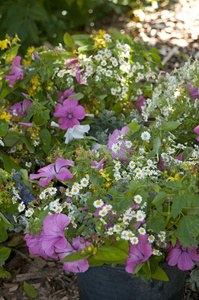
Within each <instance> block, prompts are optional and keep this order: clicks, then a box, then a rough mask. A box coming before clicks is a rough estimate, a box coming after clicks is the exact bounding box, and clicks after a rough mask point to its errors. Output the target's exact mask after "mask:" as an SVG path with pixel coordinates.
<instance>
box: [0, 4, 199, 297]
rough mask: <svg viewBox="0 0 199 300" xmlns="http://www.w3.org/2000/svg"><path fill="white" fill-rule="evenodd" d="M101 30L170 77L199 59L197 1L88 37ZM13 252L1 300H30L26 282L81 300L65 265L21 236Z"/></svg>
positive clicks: (142, 14)
mask: <svg viewBox="0 0 199 300" xmlns="http://www.w3.org/2000/svg"><path fill="white" fill-rule="evenodd" d="M157 2H158V1H157ZM161 3H162V1H161ZM98 28H102V29H106V30H107V28H109V29H117V30H119V31H120V32H121V33H124V34H129V35H130V36H131V37H134V38H135V40H142V41H144V42H146V43H147V44H148V47H155V48H156V49H159V50H160V56H161V59H162V62H163V65H164V66H165V70H166V71H170V70H172V69H173V68H175V67H176V68H178V67H180V66H182V65H183V64H184V62H185V61H187V60H188V58H189V57H190V56H192V57H193V58H195V59H198V58H199V1H198V0H180V1H177V0H174V1H169V0H166V1H164V2H163V3H162V6H160V7H159V8H155V9H146V10H144V11H142V10H137V11H134V12H133V13H131V14H129V16H120V17H118V16H114V15H113V16H110V17H108V18H106V19H104V20H102V21H100V23H96V24H95V26H94V27H92V28H87V32H91V31H95V30H97V29H98ZM9 246H10V247H12V254H11V257H10V258H9V260H8V261H7V263H6V268H7V270H8V271H9V272H11V274H12V277H11V279H9V280H8V279H5V280H0V300H26V299H30V298H29V297H28V296H27V295H26V293H25V292H24V289H23V282H24V281H26V282H28V283H29V284H31V285H32V286H33V287H34V288H35V290H36V291H37V293H38V297H37V298H36V299H39V300H46V299H49V300H78V299H79V295H78V287H77V280H76V276H74V275H73V274H70V273H66V272H65V271H63V268H62V264H60V263H57V262H56V261H54V260H51V259H49V260H47V261H46V260H43V259H42V258H40V257H38V256H37V257H33V256H31V255H29V253H28V250H27V247H26V245H25V242H24V240H23V235H21V234H18V235H17V236H16V235H15V236H14V237H13V236H11V238H10V240H9ZM188 279H189V277H188V278H187V281H186V284H185V290H184V298H183V299H184V300H196V299H199V291H198V290H196V289H193V288H192V287H191V286H190V284H189V281H188Z"/></svg>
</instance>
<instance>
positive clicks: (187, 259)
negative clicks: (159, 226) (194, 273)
mask: <svg viewBox="0 0 199 300" xmlns="http://www.w3.org/2000/svg"><path fill="white" fill-rule="evenodd" d="M197 248H198V247H197V246H193V247H192V248H187V247H183V246H182V245H181V244H180V242H179V241H178V240H177V241H176V244H175V247H171V250H170V251H169V254H168V256H167V262H168V264H169V265H170V266H175V265H178V268H179V269H180V270H182V271H185V270H190V269H192V268H193V266H194V261H199V254H197V253H196V250H197Z"/></svg>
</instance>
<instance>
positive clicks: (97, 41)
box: [93, 29, 106, 48]
mask: <svg viewBox="0 0 199 300" xmlns="http://www.w3.org/2000/svg"><path fill="white" fill-rule="evenodd" d="M105 33H106V31H105V30H101V29H100V30H99V34H98V35H97V36H96V37H94V38H93V39H94V41H95V47H99V48H101V47H106V41H105V39H104V38H103V35H104V34H105Z"/></svg>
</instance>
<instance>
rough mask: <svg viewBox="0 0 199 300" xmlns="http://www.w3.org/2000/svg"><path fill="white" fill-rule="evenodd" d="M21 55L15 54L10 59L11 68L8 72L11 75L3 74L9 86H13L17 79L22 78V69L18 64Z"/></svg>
mask: <svg viewBox="0 0 199 300" xmlns="http://www.w3.org/2000/svg"><path fill="white" fill-rule="evenodd" d="M20 61H21V57H20V56H16V57H14V58H13V60H12V69H11V70H10V72H9V74H13V75H3V76H4V77H5V79H6V80H7V81H10V83H9V86H10V87H11V88H14V83H15V81H16V80H18V79H20V78H21V79H23V76H24V71H23V69H22V68H21V66H20Z"/></svg>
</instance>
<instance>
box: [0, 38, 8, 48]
mask: <svg viewBox="0 0 199 300" xmlns="http://www.w3.org/2000/svg"><path fill="white" fill-rule="evenodd" d="M0 48H1V50H4V49H6V48H8V41H7V40H3V41H0Z"/></svg>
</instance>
